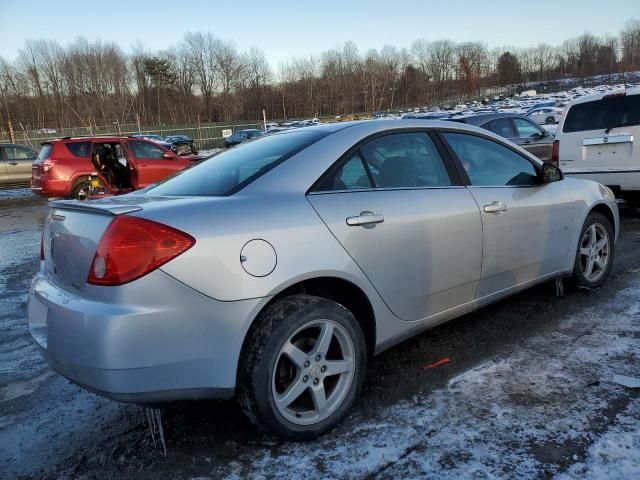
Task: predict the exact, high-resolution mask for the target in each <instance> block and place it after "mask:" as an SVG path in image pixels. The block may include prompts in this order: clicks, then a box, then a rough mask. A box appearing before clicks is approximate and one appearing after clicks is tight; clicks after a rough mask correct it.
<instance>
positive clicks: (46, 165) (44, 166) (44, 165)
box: [42, 160, 53, 172]
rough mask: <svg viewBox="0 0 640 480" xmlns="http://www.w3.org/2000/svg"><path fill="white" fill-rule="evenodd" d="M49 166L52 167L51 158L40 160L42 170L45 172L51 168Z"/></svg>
mask: <svg viewBox="0 0 640 480" xmlns="http://www.w3.org/2000/svg"><path fill="white" fill-rule="evenodd" d="M51 167H53V162H52V161H51V160H45V161H44V162H42V170H44V171H45V172H48V171H49V170H51Z"/></svg>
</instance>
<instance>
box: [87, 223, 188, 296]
mask: <svg viewBox="0 0 640 480" xmlns="http://www.w3.org/2000/svg"><path fill="white" fill-rule="evenodd" d="M195 243H196V241H195V239H194V238H193V237H192V236H191V235H189V234H187V233H184V232H181V231H180V230H176V229H175V228H172V227H169V226H168V225H163V224H161V223H158V222H154V221H152V220H146V219H144V218H137V217H130V216H126V215H123V216H119V217H116V218H115V219H114V220H113V221H112V222H111V223H110V224H109V226H108V227H107V230H106V231H105V233H104V234H103V235H102V238H101V239H100V243H99V244H98V248H97V249H96V254H95V255H94V257H93V263H92V264H91V268H90V270H89V276H88V278H87V283H90V284H92V285H104V286H115V285H123V284H125V283H129V282H131V281H133V280H135V279H137V278H140V277H142V276H144V275H146V274H148V273H149V272H152V271H153V270H155V269H156V268H159V267H160V266H162V265H164V264H165V263H167V262H168V261H170V260H172V259H174V258H175V257H177V256H178V255H180V254H182V253H184V252H185V251H187V250H188V249H190V248H191V247H192V246H193V245H194V244H195Z"/></svg>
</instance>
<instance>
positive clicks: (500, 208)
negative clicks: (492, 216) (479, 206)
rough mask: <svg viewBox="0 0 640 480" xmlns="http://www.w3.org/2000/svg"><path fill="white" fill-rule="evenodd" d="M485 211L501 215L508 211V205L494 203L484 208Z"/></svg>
mask: <svg viewBox="0 0 640 480" xmlns="http://www.w3.org/2000/svg"><path fill="white" fill-rule="evenodd" d="M484 211H485V212H487V213H496V214H498V215H499V214H501V213H502V212H506V211H507V204H506V203H504V202H493V203H491V204H490V205H485V206H484Z"/></svg>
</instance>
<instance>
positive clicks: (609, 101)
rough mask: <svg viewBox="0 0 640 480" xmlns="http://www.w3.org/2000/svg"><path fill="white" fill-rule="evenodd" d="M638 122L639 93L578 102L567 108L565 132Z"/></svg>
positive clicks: (625, 125) (600, 128)
mask: <svg viewBox="0 0 640 480" xmlns="http://www.w3.org/2000/svg"><path fill="white" fill-rule="evenodd" d="M639 124H640V95H629V96H619V97H611V98H603V99H602V100H594V101H593V102H586V103H578V104H577V105H574V106H572V107H571V108H569V111H568V112H567V118H566V119H565V121H564V126H563V127H562V131H563V132H565V133H571V132H583V131H588V130H605V129H608V128H615V127H627V126H632V125H639Z"/></svg>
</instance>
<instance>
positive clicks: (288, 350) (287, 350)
mask: <svg viewBox="0 0 640 480" xmlns="http://www.w3.org/2000/svg"><path fill="white" fill-rule="evenodd" d="M282 353H284V354H285V355H286V356H287V357H289V360H291V362H293V364H294V365H295V366H296V367H298V368H299V369H300V368H303V367H304V362H305V361H306V360H307V354H306V353H304V352H303V351H302V350H300V349H299V348H298V347H296V346H295V345H294V344H293V343H291V342H287V343H285V344H284V346H283V347H282Z"/></svg>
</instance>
